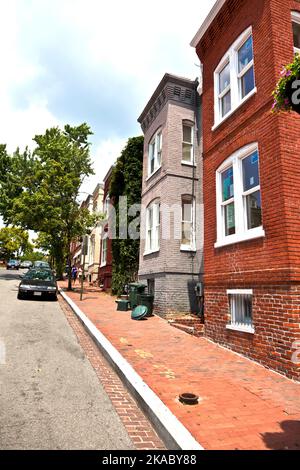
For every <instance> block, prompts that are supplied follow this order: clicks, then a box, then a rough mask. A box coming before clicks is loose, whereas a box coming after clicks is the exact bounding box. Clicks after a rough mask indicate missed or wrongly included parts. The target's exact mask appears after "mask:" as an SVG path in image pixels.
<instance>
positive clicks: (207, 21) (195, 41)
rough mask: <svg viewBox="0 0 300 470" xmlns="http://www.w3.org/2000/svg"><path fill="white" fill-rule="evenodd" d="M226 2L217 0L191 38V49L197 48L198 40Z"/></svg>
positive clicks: (225, 0)
mask: <svg viewBox="0 0 300 470" xmlns="http://www.w3.org/2000/svg"><path fill="white" fill-rule="evenodd" d="M226 2H227V0H217V1H216V3H215V4H214V6H213V7H212V9H211V10H210V12H209V13H208V15H207V17H206V18H205V20H204V22H203V23H202V25H201V26H200V28H199V29H198V31H197V33H196V34H195V36H194V37H193V39H192V41H191V42H190V45H191V46H192V47H197V46H198V44H199V42H200V40H201V39H202V37H203V36H204V34H205V33H206V31H207V30H208V28H209V26H210V25H211V23H212V22H213V20H214V19H215V17H216V16H217V14H218V13H219V11H220V10H221V8H222V7H223V5H224V4H225V3H226Z"/></svg>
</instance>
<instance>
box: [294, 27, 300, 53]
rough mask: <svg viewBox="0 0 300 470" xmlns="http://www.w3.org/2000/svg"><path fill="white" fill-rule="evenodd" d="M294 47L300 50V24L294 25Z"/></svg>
mask: <svg viewBox="0 0 300 470" xmlns="http://www.w3.org/2000/svg"><path fill="white" fill-rule="evenodd" d="M293 34H294V47H297V48H298V49H300V24H298V23H293Z"/></svg>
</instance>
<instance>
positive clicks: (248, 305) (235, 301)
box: [226, 289, 254, 333]
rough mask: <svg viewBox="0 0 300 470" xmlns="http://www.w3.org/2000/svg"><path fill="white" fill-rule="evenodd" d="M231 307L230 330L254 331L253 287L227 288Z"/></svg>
mask: <svg viewBox="0 0 300 470" xmlns="http://www.w3.org/2000/svg"><path fill="white" fill-rule="evenodd" d="M227 295H228V299H229V309H230V323H229V324H228V325H226V328H227V329H229V330H236V331H244V332H246V333H254V327H253V317H252V296H253V291H252V289H232V290H227Z"/></svg>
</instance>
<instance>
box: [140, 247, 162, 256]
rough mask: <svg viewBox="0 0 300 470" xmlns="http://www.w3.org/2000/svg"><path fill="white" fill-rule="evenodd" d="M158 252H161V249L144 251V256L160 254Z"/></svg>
mask: <svg viewBox="0 0 300 470" xmlns="http://www.w3.org/2000/svg"><path fill="white" fill-rule="evenodd" d="M158 252H159V248H158V249H157V250H152V251H144V253H143V256H147V255H152V254H153V253H158Z"/></svg>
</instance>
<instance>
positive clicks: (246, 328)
mask: <svg viewBox="0 0 300 470" xmlns="http://www.w3.org/2000/svg"><path fill="white" fill-rule="evenodd" d="M226 329H227V330H233V331H241V332H242V333H250V334H252V335H253V334H254V333H255V330H254V328H253V326H247V325H244V326H243V325H231V324H229V325H226Z"/></svg>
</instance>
